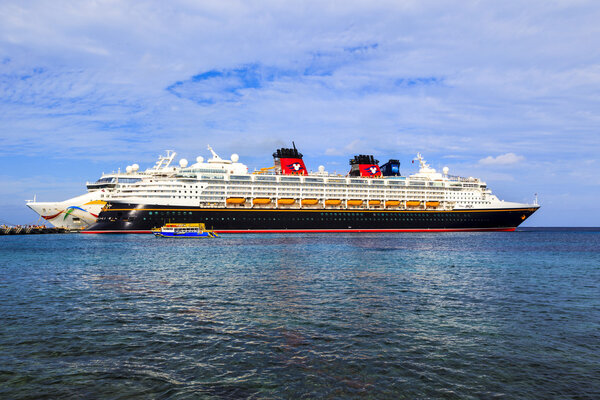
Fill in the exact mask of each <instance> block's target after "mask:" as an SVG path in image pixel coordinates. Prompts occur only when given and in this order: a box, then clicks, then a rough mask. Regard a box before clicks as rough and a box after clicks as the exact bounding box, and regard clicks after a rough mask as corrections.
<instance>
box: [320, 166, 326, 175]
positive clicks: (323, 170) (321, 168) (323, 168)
mask: <svg viewBox="0 0 600 400" xmlns="http://www.w3.org/2000/svg"><path fill="white" fill-rule="evenodd" d="M319 172H320V173H323V172H325V166H324V165H319Z"/></svg>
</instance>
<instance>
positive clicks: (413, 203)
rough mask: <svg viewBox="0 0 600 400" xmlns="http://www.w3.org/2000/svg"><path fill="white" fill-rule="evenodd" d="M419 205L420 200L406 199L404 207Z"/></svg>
mask: <svg viewBox="0 0 600 400" xmlns="http://www.w3.org/2000/svg"><path fill="white" fill-rule="evenodd" d="M420 205H421V202H420V201H407V202H406V207H419V206H420Z"/></svg>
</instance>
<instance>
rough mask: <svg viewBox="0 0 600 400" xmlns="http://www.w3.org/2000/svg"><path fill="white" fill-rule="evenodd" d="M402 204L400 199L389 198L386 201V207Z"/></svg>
mask: <svg viewBox="0 0 600 400" xmlns="http://www.w3.org/2000/svg"><path fill="white" fill-rule="evenodd" d="M399 205H400V200H388V201H386V202H385V206H386V207H398V206H399Z"/></svg>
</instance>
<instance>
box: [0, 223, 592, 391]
mask: <svg viewBox="0 0 600 400" xmlns="http://www.w3.org/2000/svg"><path fill="white" fill-rule="evenodd" d="M0 398H2V399H26V398H31V399H34V398H35V399H38V398H52V399H54V398H61V399H64V398H114V399H120V398H123V399H125V398H127V399H129V398H143V399H148V398H176V399H180V398H181V399H183V398H207V399H238V398H240V399H246V398H250V399H278V398H286V399H296V398H319V399H320V398H384V399H415V398H444V399H469V398H473V399H479V398H502V399H505V398H506V399H527V398H531V399H552V398H556V399H598V398H600V232H598V231H595V232H594V231H589V232H572V231H566V232H564V231H535V230H534V231H527V232H513V233H503V232H498V233H492V232H490V233H430V234H414V233H411V234H401V233H399V234H385V235H379V234H311V235H301V234H292V235H222V237H221V238H218V239H212V240H211V239H203V240H194V239H191V240H190V239H185V240H178V239H157V238H154V237H153V236H151V235H82V234H65V235H40V236H5V237H0Z"/></svg>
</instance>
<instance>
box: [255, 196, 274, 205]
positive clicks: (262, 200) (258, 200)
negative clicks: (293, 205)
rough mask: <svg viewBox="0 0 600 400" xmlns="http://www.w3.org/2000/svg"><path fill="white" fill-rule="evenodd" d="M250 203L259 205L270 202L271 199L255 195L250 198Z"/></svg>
mask: <svg viewBox="0 0 600 400" xmlns="http://www.w3.org/2000/svg"><path fill="white" fill-rule="evenodd" d="M252 204H259V205H265V204H271V199H269V198H268V197H257V198H255V199H253V200H252Z"/></svg>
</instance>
